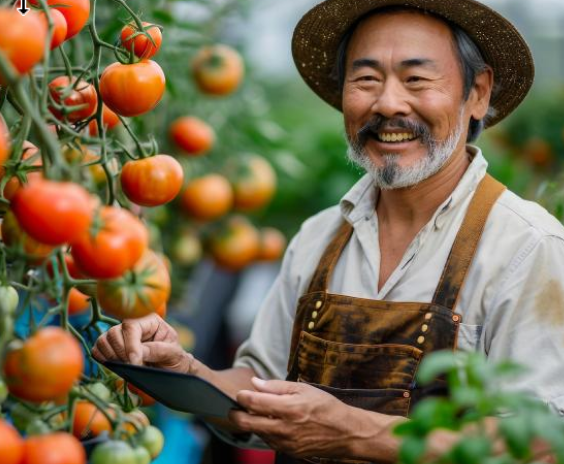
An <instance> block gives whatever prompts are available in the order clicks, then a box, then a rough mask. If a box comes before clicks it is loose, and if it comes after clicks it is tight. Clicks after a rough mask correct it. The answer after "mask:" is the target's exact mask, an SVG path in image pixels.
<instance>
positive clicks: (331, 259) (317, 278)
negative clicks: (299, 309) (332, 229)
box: [308, 221, 353, 293]
mask: <svg viewBox="0 0 564 464" xmlns="http://www.w3.org/2000/svg"><path fill="white" fill-rule="evenodd" d="M352 232H353V227H352V226H351V225H350V224H349V223H348V222H347V221H343V224H342V225H341V227H339V229H338V230H337V233H336V234H335V236H334V237H333V240H331V243H329V245H328V246H327V248H326V249H325V252H324V253H323V256H322V257H321V259H320V260H319V264H318V265H317V269H316V270H315V272H314V273H313V278H312V279H311V283H310V284H309V289H308V293H314V292H327V291H328V289H329V279H331V274H332V273H333V269H334V268H335V265H336V264H337V261H338V260H339V256H341V252H342V251H343V249H344V248H345V246H346V245H347V243H348V241H349V239H350V238H351V235H352Z"/></svg>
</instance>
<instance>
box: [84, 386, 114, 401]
mask: <svg viewBox="0 0 564 464" xmlns="http://www.w3.org/2000/svg"><path fill="white" fill-rule="evenodd" d="M85 389H86V390H87V391H89V392H90V393H92V394H93V395H94V396H97V397H98V398H100V399H101V400H102V401H104V402H108V401H110V397H111V396H112V392H111V391H110V389H109V388H108V387H106V386H105V385H104V384H103V383H102V382H96V383H92V384H90V385H85Z"/></svg>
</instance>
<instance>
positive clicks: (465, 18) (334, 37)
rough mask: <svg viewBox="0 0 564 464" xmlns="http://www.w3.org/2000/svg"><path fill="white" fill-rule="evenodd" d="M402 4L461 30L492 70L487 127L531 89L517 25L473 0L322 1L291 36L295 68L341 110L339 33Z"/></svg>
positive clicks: (530, 65) (531, 70)
mask: <svg viewBox="0 0 564 464" xmlns="http://www.w3.org/2000/svg"><path fill="white" fill-rule="evenodd" d="M390 6H403V7H410V8H416V9H420V10H424V11H428V12H431V13H433V14H435V15H438V16H440V17H443V18H445V19H446V20H447V21H449V22H451V23H454V24H456V25H458V26H459V27H460V28H461V29H463V30H464V31H465V32H466V33H467V34H468V35H469V36H470V38H471V39H472V40H474V42H475V43H476V45H477V46H478V47H479V49H480V51H481V52H482V54H483V56H484V59H485V61H486V63H488V64H489V65H490V66H491V67H492V69H493V72H494V80H495V84H496V87H497V91H496V93H495V95H494V96H493V97H492V101H491V105H492V106H493V107H494V108H495V110H496V114H495V115H494V116H493V117H491V118H490V119H489V121H488V122H487V124H486V127H490V126H493V125H494V124H497V123H498V122H499V121H501V120H502V119H504V118H505V117H506V116H507V115H508V114H510V113H511V112H512V111H513V110H514V109H515V108H517V106H519V104H520V103H521V102H522V101H523V99H524V98H525V96H526V95H527V93H528V92H529V90H530V88H531V86H532V84H533V80H534V75H535V67H534V62H533V57H532V55H531V51H530V49H529V47H528V45H527V43H526V42H525V40H524V39H523V37H522V36H521V34H520V33H519V32H518V31H517V29H515V27H514V26H513V25H512V24H511V23H510V22H509V21H508V20H507V19H505V18H504V17H503V16H501V15H500V14H499V13H497V12H495V11H494V10H492V9H491V8H489V7H487V6H486V5H483V4H482V3H479V2H476V1H474V0H456V1H452V0H362V1H351V0H326V1H324V2H323V3H320V4H318V5H317V6H315V7H314V8H312V9H311V10H310V11H309V12H308V13H306V15H305V16H304V17H303V18H302V19H301V20H300V22H299V23H298V25H297V26H296V29H295V31H294V36H293V39H292V54H293V57H294V62H295V63H296V67H297V69H298V71H299V73H300V75H301V76H302V78H303V79H304V80H305V82H306V83H307V84H308V85H309V87H311V89H312V90H313V91H314V92H315V93H316V94H317V95H319V96H320V97H321V98H322V99H323V100H325V101H326V102H327V103H329V104H330V105H331V106H333V107H335V108H337V109H338V110H339V111H342V103H341V91H340V89H339V83H338V82H337V80H336V79H335V77H334V70H335V65H336V61H337V51H338V48H339V45H340V43H341V40H342V37H343V35H344V34H345V33H346V32H347V31H348V30H349V28H350V27H352V26H353V24H355V22H356V21H358V20H359V19H360V18H362V17H363V16H365V15H366V14H368V13H370V12H371V11H373V10H377V9H379V8H384V7H390Z"/></svg>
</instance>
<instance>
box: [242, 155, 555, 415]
mask: <svg viewBox="0 0 564 464" xmlns="http://www.w3.org/2000/svg"><path fill="white" fill-rule="evenodd" d="M468 150H469V151H470V152H472V153H474V154H475V156H474V159H473V161H472V163H471V164H470V166H469V167H468V169H467V171H466V173H465V174H464V176H463V177H462V179H461V180H460V182H459V184H458V186H457V187H456V189H455V190H454V191H453V192H452V195H451V196H450V197H449V198H448V199H447V200H446V201H445V202H444V203H443V204H442V205H441V206H440V207H439V208H438V209H437V211H436V212H435V214H434V215H433V217H432V218H431V220H430V221H429V222H428V223H427V225H425V227H423V229H421V231H420V232H419V233H418V234H417V236H416V237H415V239H414V240H413V241H412V243H411V244H410V245H409V247H408V249H407V250H406V252H405V254H404V256H403V258H402V260H401V262H400V264H399V265H398V267H397V268H396V269H395V270H394V272H393V273H392V275H391V276H390V277H389V278H388V280H387V282H386V283H385V285H384V286H383V287H382V289H381V290H380V291H378V279H379V271H380V248H379V240H378V218H377V215H376V211H375V209H376V208H375V204H376V203H375V202H376V198H377V192H378V190H377V189H376V188H375V186H374V184H373V181H372V178H371V177H370V176H369V175H366V176H364V177H363V178H362V179H360V180H359V181H358V182H357V183H356V184H355V185H354V186H353V188H352V189H351V190H350V191H349V192H348V193H347V194H346V195H345V196H344V197H343V198H342V200H341V202H340V205H338V206H334V207H331V208H329V209H327V210H324V211H322V212H320V213H319V214H317V215H315V216H313V217H311V218H309V219H308V220H307V221H305V222H304V223H303V224H302V227H301V229H300V231H299V233H298V234H297V235H296V236H295V237H294V238H293V240H292V241H291V243H290V245H289V247H288V250H287V252H286V255H285V257H284V261H283V264H282V269H281V272H280V275H279V276H278V278H277V279H276V281H275V283H274V285H273V287H272V289H271V290H270V292H269V294H268V296H267V298H266V299H265V301H264V303H263V305H262V307H261V309H260V311H259V314H258V316H257V318H256V320H255V323H254V326H253V330H252V333H251V335H250V337H249V339H248V340H247V341H246V342H245V343H243V345H242V346H241V347H240V348H239V350H238V352H237V359H236V361H235V366H239V367H250V368H252V369H253V370H254V371H255V372H256V373H257V375H258V376H259V377H262V378H265V379H284V378H285V377H286V374H287V362H288V356H289V350H290V338H291V333H292V327H293V322H294V315H295V312H296V308H297V303H298V299H299V298H300V297H301V296H302V295H303V294H304V293H305V292H307V289H308V286H309V283H310V281H311V278H312V276H313V273H314V271H315V269H316V266H317V264H318V262H319V260H320V258H321V255H322V254H323V252H324V251H325V248H326V247H327V245H328V244H329V242H330V241H331V239H332V238H333V236H334V234H335V233H336V231H337V229H338V227H339V226H340V224H341V223H342V221H343V219H344V220H346V221H348V222H349V223H350V224H351V225H352V226H353V228H354V231H353V235H352V237H351V239H350V241H349V243H348V244H347V246H346V247H345V249H344V250H343V253H342V255H341V257H340V258H339V261H338V263H337V265H336V267H335V270H334V272H333V276H332V279H331V282H330V284H329V292H330V293H337V294H344V295H350V296H354V297H359V298H370V299H378V300H388V301H399V302H401V301H414V302H417V301H418V302H424V303H429V302H431V300H432V298H433V294H434V292H435V289H436V287H437V284H438V282H439V279H440V276H441V273H442V271H443V268H444V266H445V263H446V260H447V256H448V254H449V252H450V249H451V247H452V244H453V242H454V239H455V237H456V234H457V232H458V230H459V228H460V226H461V224H462V221H463V219H464V216H465V213H466V210H467V208H468V205H469V203H470V200H471V198H472V194H473V192H474V191H475V190H476V187H477V186H478V183H479V182H480V180H481V179H482V178H483V177H484V175H485V173H486V168H487V161H486V160H485V158H484V157H483V155H482V153H481V151H480V150H479V149H478V148H476V147H472V146H469V147H468ZM455 310H456V312H457V313H459V314H461V315H462V318H463V323H462V324H461V327H460V330H459V335H458V337H459V338H458V347H459V348H460V349H464V350H478V351H481V352H483V353H485V354H486V355H487V356H488V357H489V359H492V360H501V359H511V360H514V361H516V362H519V363H521V364H524V365H526V366H527V367H529V369H530V371H529V372H528V373H527V374H526V375H524V376H522V377H521V378H520V379H518V380H517V381H516V382H514V383H513V385H512V387H514V388H516V389H519V390H523V391H527V392H529V393H532V394H533V395H535V396H536V397H538V398H540V399H542V400H543V401H545V402H547V403H548V404H550V405H551V406H552V407H553V408H554V409H555V410H556V411H558V412H559V413H560V414H564V375H563V372H564V227H563V226H562V224H560V223H559V222H558V221H557V220H556V219H555V218H554V217H553V216H551V215H550V214H549V213H548V212H547V211H546V210H545V209H543V208H542V207H541V206H539V205H538V204H536V203H534V202H530V201H525V200H523V199H521V198H519V197H518V196H517V195H515V194H514V193H512V192H510V191H505V192H504V193H503V194H502V195H501V197H500V198H499V200H498V201H497V203H496V204H495V205H494V207H493V210H492V212H491V214H490V216H489V218H488V221H487V223H486V226H485V230H484V233H483V235H482V238H481V240H480V243H479V245H478V249H477V251H476V255H475V256H474V260H473V262H472V264H471V267H470V269H469V270H468V275H467V278H466V282H465V284H464V287H463V288H462V290H461V295H460V298H459V302H458V305H457V307H456V308H455Z"/></svg>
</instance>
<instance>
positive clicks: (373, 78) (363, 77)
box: [357, 76, 376, 81]
mask: <svg viewBox="0 0 564 464" xmlns="http://www.w3.org/2000/svg"><path fill="white" fill-rule="evenodd" d="M357 80H358V81H375V80H376V78H375V77H374V76H360V77H359V78H358V79H357Z"/></svg>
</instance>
